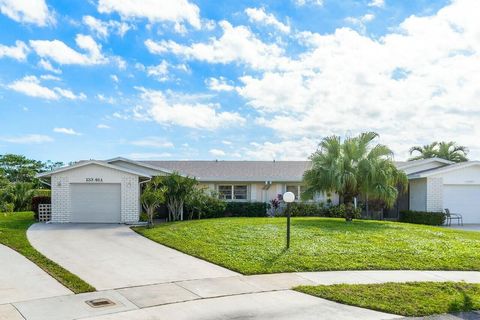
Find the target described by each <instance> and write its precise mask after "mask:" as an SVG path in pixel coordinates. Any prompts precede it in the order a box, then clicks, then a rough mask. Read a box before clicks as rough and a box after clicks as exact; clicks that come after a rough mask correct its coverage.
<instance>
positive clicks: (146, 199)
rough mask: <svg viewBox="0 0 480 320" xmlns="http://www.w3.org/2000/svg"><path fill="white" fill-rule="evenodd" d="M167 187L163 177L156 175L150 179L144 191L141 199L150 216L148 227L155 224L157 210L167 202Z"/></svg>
mask: <svg viewBox="0 0 480 320" xmlns="http://www.w3.org/2000/svg"><path fill="white" fill-rule="evenodd" d="M166 191H167V188H166V187H164V186H162V178H161V177H154V178H152V180H150V181H149V182H148V183H147V185H146V186H145V189H144V190H143V192H142V195H141V197H140V201H141V202H142V206H143V208H144V209H145V213H146V214H147V216H148V227H152V226H153V216H154V215H155V210H156V209H157V208H158V207H160V205H162V204H163V203H164V202H165V193H166Z"/></svg>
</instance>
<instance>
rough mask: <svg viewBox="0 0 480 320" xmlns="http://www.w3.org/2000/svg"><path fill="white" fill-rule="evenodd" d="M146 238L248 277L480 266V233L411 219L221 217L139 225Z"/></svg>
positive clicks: (478, 267)
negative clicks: (289, 224)
mask: <svg viewBox="0 0 480 320" xmlns="http://www.w3.org/2000/svg"><path fill="white" fill-rule="evenodd" d="M134 230H135V231H137V232H138V233H140V234H142V235H144V236H145V237H147V238H149V239H151V240H153V241H156V242H158V243H161V244H164V245H166V246H169V247H171V248H174V249H177V250H180V251H182V252H185V253H187V254H190V255H192V256H195V257H199V258H202V259H204V260H207V261H210V262H213V263H215V264H218V265H221V266H224V267H226V268H229V269H231V270H235V271H238V272H240V273H243V274H261V273H276V272H296V271H324V270H403V269H410V270H480V232H467V231H460V230H451V229H446V228H441V227H433V226H424V225H414V224H408V223H397V222H386V221H367V220H355V221H353V222H352V223H346V222H345V220H344V219H333V218H312V217H309V218H293V219H292V237H291V247H290V249H289V250H285V233H286V219H285V218H220V219H205V220H193V221H180V222H172V223H165V224H159V225H157V226H155V227H154V228H151V229H148V228H145V227H137V228H134Z"/></svg>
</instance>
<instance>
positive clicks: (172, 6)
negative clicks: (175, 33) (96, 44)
mask: <svg viewBox="0 0 480 320" xmlns="http://www.w3.org/2000/svg"><path fill="white" fill-rule="evenodd" d="M98 12H100V13H112V12H117V13H118V14H119V15H120V16H121V17H122V18H123V19H136V18H145V19H148V21H150V22H164V21H165V22H173V23H182V22H188V23H189V24H190V25H191V26H193V27H194V28H196V29H200V27H201V22H200V9H199V8H198V6H196V5H195V4H193V3H190V2H189V1H188V0H142V1H136V0H123V1H116V0H100V1H99V2H98Z"/></svg>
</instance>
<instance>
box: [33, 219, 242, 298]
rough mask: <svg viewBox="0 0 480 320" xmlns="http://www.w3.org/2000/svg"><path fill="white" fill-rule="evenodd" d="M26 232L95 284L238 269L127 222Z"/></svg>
mask: <svg viewBox="0 0 480 320" xmlns="http://www.w3.org/2000/svg"><path fill="white" fill-rule="evenodd" d="M27 236H28V239H29V241H30V243H31V244H32V245H33V246H34V247H35V248H36V249H37V250H38V251H40V252H41V253H43V254H44V255H45V256H47V257H48V258H50V259H51V260H53V261H55V262H57V263H58V264H60V265H61V266H63V267H64V268H66V269H67V270H69V271H71V272H73V273H74V274H76V275H78V276H79V277H80V278H82V279H83V280H85V281H86V282H88V283H89V284H91V285H93V286H94V287H95V288H97V290H106V289H115V288H124V287H131V286H140V285H149V284H155V283H166V282H173V281H182V280H193V279H202V278H216V277H228V276H233V275H238V274H237V273H235V272H233V271H230V270H228V269H225V268H222V267H219V266H217V265H214V264H212V263H209V262H206V261H204V260H201V259H197V258H194V257H192V256H189V255H186V254H184V253H181V252H179V251H176V250H173V249H170V248H168V247H165V246H162V245H160V244H158V243H155V242H153V241H151V240H149V239H147V238H145V237H143V236H140V235H138V234H137V233H135V232H134V231H132V230H131V229H130V228H129V227H128V226H125V225H118V224H117V225H111V224H43V223H37V224H34V225H32V226H31V227H30V229H29V230H28V232H27Z"/></svg>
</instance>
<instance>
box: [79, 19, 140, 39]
mask: <svg viewBox="0 0 480 320" xmlns="http://www.w3.org/2000/svg"><path fill="white" fill-rule="evenodd" d="M82 22H83V23H84V24H85V25H86V26H87V27H88V28H89V29H90V30H91V31H92V32H94V33H95V35H96V36H97V37H99V38H103V39H106V38H107V37H108V36H109V35H110V33H112V32H113V33H115V34H117V35H119V36H120V37H123V36H124V35H125V33H127V31H128V30H130V29H132V26H131V25H129V24H128V23H125V22H118V21H115V20H109V21H102V20H100V19H97V18H95V17H92V16H83V18H82Z"/></svg>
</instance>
